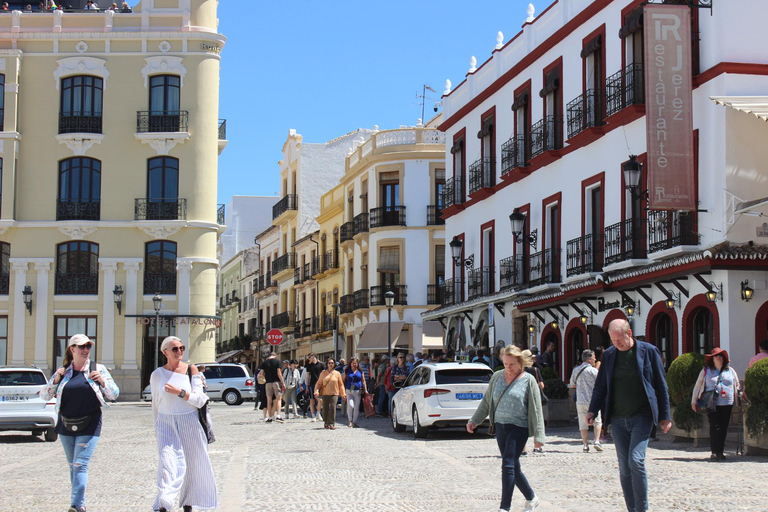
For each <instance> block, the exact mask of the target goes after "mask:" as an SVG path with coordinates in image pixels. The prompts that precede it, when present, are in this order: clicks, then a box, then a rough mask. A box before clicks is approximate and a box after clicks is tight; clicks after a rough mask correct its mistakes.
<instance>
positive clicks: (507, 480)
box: [496, 423, 536, 510]
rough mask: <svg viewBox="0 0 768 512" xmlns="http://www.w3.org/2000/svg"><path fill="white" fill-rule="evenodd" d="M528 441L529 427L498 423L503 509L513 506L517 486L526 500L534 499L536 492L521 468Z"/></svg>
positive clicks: (497, 439) (497, 438) (497, 433)
mask: <svg viewBox="0 0 768 512" xmlns="http://www.w3.org/2000/svg"><path fill="white" fill-rule="evenodd" d="M527 441H528V429H527V428H523V427H518V426H517V425H512V424H511V423H496V444H498V445H499V452H500V453H501V505H499V508H500V509H502V510H509V507H510V506H512V493H513V492H514V491H515V486H517V488H518V489H520V492H521V493H523V496H525V499H526V500H532V499H533V498H534V496H536V494H535V493H534V492H533V489H531V486H530V484H529V483H528V479H527V478H525V475H524V474H523V471H522V470H521V468H520V455H521V454H522V453H523V450H524V449H525V443H526V442H527Z"/></svg>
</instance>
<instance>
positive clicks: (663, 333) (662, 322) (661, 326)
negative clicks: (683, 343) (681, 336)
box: [646, 313, 675, 370]
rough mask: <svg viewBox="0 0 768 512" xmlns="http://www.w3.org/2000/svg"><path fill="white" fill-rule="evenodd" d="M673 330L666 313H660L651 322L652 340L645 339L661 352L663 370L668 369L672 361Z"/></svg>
mask: <svg viewBox="0 0 768 512" xmlns="http://www.w3.org/2000/svg"><path fill="white" fill-rule="evenodd" d="M674 329H675V324H674V322H672V318H671V317H670V316H669V315H668V314H666V313H660V314H659V315H657V316H656V318H655V319H654V321H653V330H652V331H651V335H652V336H653V338H652V339H647V338H646V341H648V342H650V343H653V344H654V345H656V348H658V349H659V352H661V360H662V362H663V363H664V370H667V369H669V365H670V364H672V361H673V359H674V345H675V334H674Z"/></svg>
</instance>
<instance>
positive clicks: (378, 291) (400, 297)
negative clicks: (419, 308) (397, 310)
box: [371, 284, 408, 306]
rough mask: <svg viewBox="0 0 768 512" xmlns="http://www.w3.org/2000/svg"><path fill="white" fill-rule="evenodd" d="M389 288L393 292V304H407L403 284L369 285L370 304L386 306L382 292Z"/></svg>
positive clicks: (406, 294)
mask: <svg viewBox="0 0 768 512" xmlns="http://www.w3.org/2000/svg"><path fill="white" fill-rule="evenodd" d="M389 290H392V293H394V294H395V301H394V302H393V304H394V305H395V306H407V305H408V291H407V287H406V285H404V284H398V285H395V286H371V306H386V305H387V303H386V302H385V301H384V294H385V293H387V292H388V291H389Z"/></svg>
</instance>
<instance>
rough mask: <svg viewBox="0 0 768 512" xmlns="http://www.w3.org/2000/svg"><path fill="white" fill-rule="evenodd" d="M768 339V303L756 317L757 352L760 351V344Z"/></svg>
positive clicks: (761, 307)
mask: <svg viewBox="0 0 768 512" xmlns="http://www.w3.org/2000/svg"><path fill="white" fill-rule="evenodd" d="M765 339H768V302H766V303H764V304H763V305H762V306H760V309H758V310H757V314H756V315H755V352H759V351H760V342H761V341H763V340H765Z"/></svg>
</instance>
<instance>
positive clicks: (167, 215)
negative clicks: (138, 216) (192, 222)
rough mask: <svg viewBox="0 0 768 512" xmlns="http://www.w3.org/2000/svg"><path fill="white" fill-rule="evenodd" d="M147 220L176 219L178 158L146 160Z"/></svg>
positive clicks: (178, 211) (168, 157)
mask: <svg viewBox="0 0 768 512" xmlns="http://www.w3.org/2000/svg"><path fill="white" fill-rule="evenodd" d="M146 206H147V212H146V218H147V220H177V219H179V217H180V215H179V214H180V207H179V160H178V159H176V158H173V157H170V156H160V157H156V158H150V159H149V161H148V162H147V205H146Z"/></svg>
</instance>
